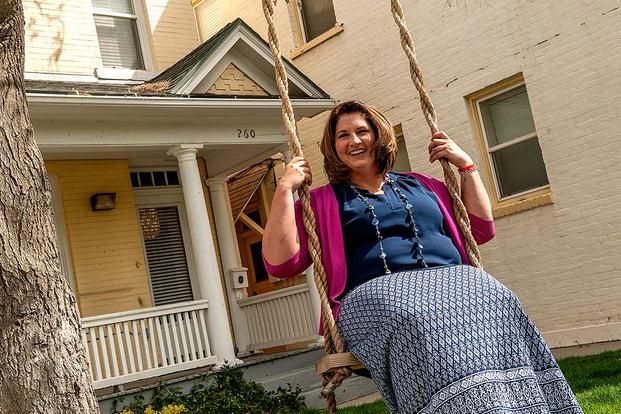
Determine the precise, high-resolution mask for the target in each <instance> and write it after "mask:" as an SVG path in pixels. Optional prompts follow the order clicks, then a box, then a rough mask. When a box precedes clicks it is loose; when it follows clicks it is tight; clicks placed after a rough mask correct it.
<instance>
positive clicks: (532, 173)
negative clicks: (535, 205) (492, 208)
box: [492, 138, 548, 197]
mask: <svg viewBox="0 0 621 414" xmlns="http://www.w3.org/2000/svg"><path fill="white" fill-rule="evenodd" d="M492 159H493V161H494V169H495V174H496V178H497V181H498V187H499V188H500V193H501V197H506V196H510V195H512V194H516V193H520V192H523V191H526V190H530V189H532V188H537V187H541V186H544V185H547V184H548V176H547V174H546V169H545V164H544V162H543V157H542V156H541V148H540V147H539V140H538V139H537V138H531V139H529V140H526V141H522V142H520V143H518V144H515V145H511V146H509V147H506V148H502V149H500V150H498V151H495V152H493V153H492Z"/></svg>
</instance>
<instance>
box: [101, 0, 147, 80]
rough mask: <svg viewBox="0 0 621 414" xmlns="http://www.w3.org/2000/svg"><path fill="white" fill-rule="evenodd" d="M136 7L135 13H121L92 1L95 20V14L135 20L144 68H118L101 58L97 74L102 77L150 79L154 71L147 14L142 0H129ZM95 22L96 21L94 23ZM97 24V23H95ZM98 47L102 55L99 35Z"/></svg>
mask: <svg viewBox="0 0 621 414" xmlns="http://www.w3.org/2000/svg"><path fill="white" fill-rule="evenodd" d="M129 1H130V2H131V5H132V7H133V9H134V13H133V14H131V13H119V12H114V11H109V10H106V9H101V8H98V7H95V6H94V5H93V4H92V2H91V9H92V13H91V14H92V16H93V22H94V21H95V15H99V16H109V17H117V18H122V19H130V20H134V22H135V24H136V34H137V36H138V50H139V52H140V55H141V57H142V64H143V66H144V67H143V68H142V69H133V68H118V67H108V66H104V63H103V58H102V59H101V67H100V68H97V76H98V77H99V78H102V79H136V80H145V79H150V78H151V77H152V74H153V72H154V67H155V65H154V63H153V56H152V53H151V41H150V34H149V30H148V27H147V21H146V19H147V14H146V10H145V8H144V5H143V3H142V0H129ZM94 24H95V23H94ZM95 25H96V24H95ZM97 47H98V48H99V53H100V55H101V46H100V45H99V37H97ZM143 78H144V79H143Z"/></svg>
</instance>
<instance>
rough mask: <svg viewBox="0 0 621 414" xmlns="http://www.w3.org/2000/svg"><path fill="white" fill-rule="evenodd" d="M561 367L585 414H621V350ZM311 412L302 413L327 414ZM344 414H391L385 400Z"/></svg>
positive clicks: (565, 361) (577, 359)
mask: <svg viewBox="0 0 621 414" xmlns="http://www.w3.org/2000/svg"><path fill="white" fill-rule="evenodd" d="M559 365H560V366H561V369H562V370H563V373H564V374H565V377H566V378H567V381H568V382H569V385H570V386H571V389H572V390H573V391H574V393H575V394H576V398H578V402H579V403H580V406H581V407H582V409H583V410H584V412H585V414H620V413H621V351H614V352H606V353H603V354H599V355H593V356H586V357H572V358H566V359H563V360H561V361H559ZM326 412H327V411H325V410H313V409H307V410H304V411H302V412H301V413H300V414H324V413H326ZM339 413H342V414H359V413H360V414H388V413H389V411H388V409H387V408H386V405H385V404H384V402H383V401H376V402H374V403H371V404H365V405H361V406H358V407H351V408H347V409H343V410H339Z"/></svg>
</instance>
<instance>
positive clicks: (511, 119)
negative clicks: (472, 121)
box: [480, 85, 535, 148]
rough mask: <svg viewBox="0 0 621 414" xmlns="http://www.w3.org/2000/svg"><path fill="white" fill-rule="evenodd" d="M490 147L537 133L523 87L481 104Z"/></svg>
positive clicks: (524, 87)
mask: <svg viewBox="0 0 621 414" xmlns="http://www.w3.org/2000/svg"><path fill="white" fill-rule="evenodd" d="M480 107H481V116H482V118H483V124H484V126H485V136H486V137H487V144H488V145H489V147H490V148H491V147H495V146H496V145H499V144H502V143H505V142H508V141H511V140H512V139H515V138H519V137H523V136H525V135H528V134H532V133H533V132H535V123H534V121H533V115H532V113H531V110H530V103H529V102H528V94H527V93H526V86H525V85H522V86H520V87H517V88H515V89H512V90H510V91H507V92H504V93H501V94H500V95H497V96H494V97H493V98H490V99H486V100H485V101H482V102H481V103H480Z"/></svg>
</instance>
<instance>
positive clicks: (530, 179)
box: [468, 75, 551, 215]
mask: <svg viewBox="0 0 621 414" xmlns="http://www.w3.org/2000/svg"><path fill="white" fill-rule="evenodd" d="M468 99H469V100H470V104H471V109H472V111H473V118H474V122H475V130H476V131H477V132H478V135H479V138H480V141H481V148H482V150H483V152H484V154H483V155H484V157H483V160H482V161H483V167H484V170H485V171H486V172H487V173H488V175H489V176H490V178H491V182H489V183H488V184H490V185H489V187H490V188H489V189H490V190H492V192H493V193H494V196H495V197H494V199H495V200H493V201H495V207H502V206H506V205H507V203H511V202H515V201H516V200H517V201H523V200H525V199H527V198H532V197H538V196H541V195H543V194H546V195H547V198H546V200H547V202H541V200H540V202H538V203H532V202H531V203H529V204H528V206H529V208H532V207H536V206H538V205H541V204H549V202H551V199H550V196H549V181H548V175H547V173H546V168H545V163H544V161H543V156H542V154H541V148H540V146H539V138H538V136H537V131H536V129H535V123H534V121H533V115H532V112H531V108H530V102H529V99H528V91H527V89H526V85H525V84H524V81H523V78H522V77H521V75H516V76H514V77H513V78H510V79H507V80H505V81H503V82H500V83H498V84H496V85H493V86H491V87H489V88H487V89H485V90H483V91H481V92H477V93H476V94H474V95H473V96H470V97H468ZM514 210H515V209H514ZM521 210H523V209H518V210H516V211H515V212H517V211H521ZM502 215H504V214H502Z"/></svg>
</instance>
